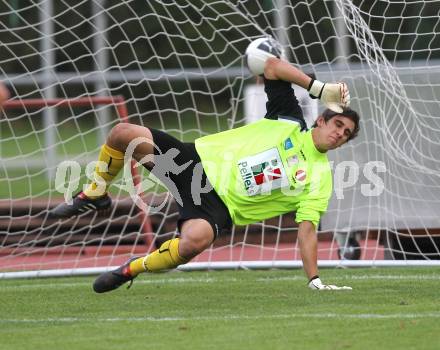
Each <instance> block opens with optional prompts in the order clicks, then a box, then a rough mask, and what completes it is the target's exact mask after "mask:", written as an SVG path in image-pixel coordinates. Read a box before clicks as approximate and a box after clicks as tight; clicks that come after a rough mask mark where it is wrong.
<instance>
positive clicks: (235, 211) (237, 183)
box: [51, 55, 359, 293]
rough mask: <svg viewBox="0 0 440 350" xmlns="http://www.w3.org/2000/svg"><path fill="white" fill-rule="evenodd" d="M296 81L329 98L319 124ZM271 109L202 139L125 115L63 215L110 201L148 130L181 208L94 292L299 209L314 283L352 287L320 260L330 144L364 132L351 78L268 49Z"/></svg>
mask: <svg viewBox="0 0 440 350" xmlns="http://www.w3.org/2000/svg"><path fill="white" fill-rule="evenodd" d="M291 83H294V84H297V85H299V86H301V87H303V88H306V89H308V91H309V93H310V94H311V95H312V96H314V97H316V98H319V99H320V100H321V101H322V102H323V103H324V104H325V105H326V106H327V107H330V108H331V109H326V110H325V111H324V112H323V114H322V115H320V116H319V117H318V118H317V120H316V123H315V125H314V127H313V128H312V129H311V130H308V131H307V129H306V125H305V122H304V119H303V117H302V111H301V108H300V106H299V105H298V101H297V99H296V97H295V94H294V92H293V89H292V87H291ZM264 84H265V92H266V94H267V96H268V102H267V114H266V116H265V118H263V119H261V120H260V121H258V122H255V123H253V124H249V125H246V126H243V127H240V128H236V129H232V130H229V131H225V132H221V133H217V134H213V135H209V136H205V137H202V138H199V139H196V140H195V144H191V143H182V142H180V141H179V140H177V139H175V138H173V137H172V136H170V135H168V134H166V133H164V132H161V131H159V130H155V129H152V128H147V127H143V126H138V125H133V124H128V123H121V124H118V125H116V126H115V127H114V128H113V129H112V130H111V132H110V134H109V136H108V138H107V141H106V144H104V145H103V146H102V148H101V152H100V155H99V160H100V161H102V162H105V164H107V167H105V169H104V170H102V168H101V167H97V168H96V170H95V181H94V182H92V183H91V184H90V185H89V186H88V188H87V189H85V190H84V191H83V192H80V193H79V194H78V195H76V196H75V197H74V199H73V203H72V204H70V205H69V204H67V203H62V204H60V205H58V206H57V207H55V208H54V209H53V210H52V211H51V215H52V216H53V217H57V218H67V217H71V216H75V215H79V214H81V213H84V212H86V211H89V210H100V209H107V208H108V207H109V206H110V205H111V199H110V197H109V196H108V194H107V189H108V186H109V185H110V183H111V181H112V180H113V178H114V177H115V176H116V175H117V174H118V172H119V171H120V170H121V169H122V167H123V165H124V155H125V153H126V151H127V149H128V148H129V146H130V144H131V145H133V143H132V141H134V140H137V139H139V138H143V140H145V142H141V143H138V144H137V145H136V147H135V148H134V152H133V157H134V158H135V159H136V160H137V161H138V162H140V163H142V164H143V165H144V166H145V167H146V168H147V169H149V170H150V171H151V172H152V173H153V174H154V175H155V176H156V177H158V178H159V179H160V180H161V181H162V182H163V183H164V184H166V185H167V187H168V188H169V190H170V192H171V194H172V195H173V196H174V198H175V199H176V202H177V205H178V209H179V214H180V217H179V220H178V232H179V235H178V237H176V238H173V239H170V240H168V241H166V242H164V243H163V244H162V245H161V246H160V248H159V249H157V250H155V251H153V252H152V253H150V254H148V255H146V256H144V257H133V258H132V259H130V260H129V261H128V262H126V263H125V264H124V265H122V266H120V267H119V268H117V269H116V270H114V271H110V272H106V273H103V274H101V275H100V276H99V277H98V278H97V279H96V280H95V282H94V285H93V288H94V290H95V292H97V293H102V292H107V291H111V290H113V289H116V288H118V287H119V286H121V285H122V284H124V283H126V282H132V280H133V279H134V278H135V277H136V276H137V275H138V274H140V273H142V272H157V271H163V270H169V269H173V268H176V267H177V266H179V265H181V264H185V263H187V262H189V261H190V260H191V259H192V258H194V257H195V256H196V255H198V254H199V253H201V252H202V251H203V250H205V249H206V248H208V247H209V246H210V245H211V244H212V242H213V241H214V240H215V238H216V237H217V236H218V235H220V234H221V232H222V231H223V230H228V229H230V228H231V226H232V224H237V225H247V224H250V223H255V222H258V221H262V220H264V219H267V218H270V217H274V216H278V215H281V214H284V213H288V212H292V211H295V212H296V218H295V220H296V222H297V223H298V224H299V228H298V241H299V247H300V251H301V256H302V260H303V267H304V270H305V273H306V275H307V277H308V280H309V284H308V286H309V287H310V288H311V289H351V288H349V287H337V286H334V285H326V284H323V283H322V282H321V280H320V278H319V275H318V267H317V235H316V227H317V225H318V223H319V220H320V217H321V215H322V214H323V213H324V212H325V211H326V209H327V205H328V201H329V198H330V196H331V192H332V176H331V170H330V165H329V162H328V159H327V154H326V152H327V151H329V150H332V149H335V148H338V147H339V146H341V145H343V144H344V143H346V142H347V141H349V140H351V139H353V138H354V137H356V135H357V133H358V131H359V116H358V114H357V113H356V112H355V111H353V110H352V109H350V108H349V107H348V104H349V93H348V89H347V86H346V85H345V84H344V83H336V84H328V83H327V84H324V83H322V82H320V81H318V80H314V79H312V78H310V77H309V76H307V75H306V74H304V73H303V72H302V71H300V70H298V69H297V68H295V67H293V66H292V65H290V64H289V63H288V62H286V61H283V60H281V59H278V58H276V57H273V56H272V55H268V56H267V58H266V59H265V61H264Z"/></svg>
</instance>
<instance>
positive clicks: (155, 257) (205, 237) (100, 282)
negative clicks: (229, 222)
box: [93, 219, 214, 293]
mask: <svg viewBox="0 0 440 350" xmlns="http://www.w3.org/2000/svg"><path fill="white" fill-rule="evenodd" d="M213 240H214V230H213V228H212V225H211V224H210V223H209V222H208V221H206V220H204V219H189V220H187V221H185V222H184V223H183V225H182V227H181V235H180V238H173V239H170V240H168V241H166V242H164V243H162V245H161V246H160V248H159V249H156V250H155V251H154V252H152V253H150V254H148V255H146V256H145V257H140V258H134V259H130V260H129V261H128V262H127V263H125V264H124V265H122V266H120V267H119V268H117V269H116V270H114V271H110V272H106V273H103V274H102V275H100V276H99V277H98V278H97V279H96V280H95V283H94V284H93V289H94V291H95V292H97V293H104V292H108V291H111V290H113V289H116V288H118V287H120V286H121V285H122V284H124V283H126V282H128V281H132V280H133V279H134V278H135V277H136V276H137V275H138V274H140V273H142V272H160V271H164V270H170V269H174V268H176V267H177V266H179V265H182V264H185V263H187V262H188V261H190V260H191V259H192V258H194V257H195V256H196V255H198V254H200V253H201V252H203V251H204V250H205V249H206V248H208V247H209V246H210V245H211V243H212V241H213Z"/></svg>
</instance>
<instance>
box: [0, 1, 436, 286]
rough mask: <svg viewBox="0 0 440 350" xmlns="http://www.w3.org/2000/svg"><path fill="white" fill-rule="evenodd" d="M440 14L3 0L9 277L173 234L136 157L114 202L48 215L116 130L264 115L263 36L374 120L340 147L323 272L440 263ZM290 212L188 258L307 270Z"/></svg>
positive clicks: (2, 129) (84, 268)
mask: <svg viewBox="0 0 440 350" xmlns="http://www.w3.org/2000/svg"><path fill="white" fill-rule="evenodd" d="M439 11H440V4H439V3H438V2H437V1H428V0H426V1H411V2H406V1H393V2H389V1H381V0H374V1H361V0H355V1H350V0H336V1H326V0H317V1H295V2H292V1H285V0H278V1H275V0H274V1H215V0H208V1H201V0H177V1H159V0H151V1H141V0H132V1H129V0H126V1H114V0H92V1H52V0H44V1H40V2H28V1H24V2H23V1H15V2H10V1H3V2H1V3H0V33H1V37H2V46H3V49H2V50H0V79H1V80H2V81H3V82H4V83H5V84H6V85H7V87H8V88H9V90H10V92H11V99H10V101H9V102H7V103H6V104H5V106H4V108H3V110H2V112H1V116H0V135H1V136H0V158H1V168H0V172H1V176H0V277H16V276H24V275H26V276H44V275H50V274H52V275H56V274H73V273H76V274H80V273H96V272H98V271H101V270H103V269H108V268H110V267H112V266H116V265H120V264H121V263H122V262H124V261H125V260H126V259H127V258H128V257H130V256H132V255H139V254H141V255H144V254H146V253H147V252H148V251H151V250H152V249H155V247H157V246H158V244H160V243H161V242H163V241H164V240H167V239H169V238H170V237H171V236H173V235H174V234H176V221H177V215H178V214H177V210H176V205H175V202H174V200H173V199H172V197H171V196H170V195H169V194H168V193H167V191H166V189H165V188H164V187H163V186H162V185H161V184H160V183H159V182H157V181H156V179H154V178H152V177H151V176H149V174H148V173H147V172H146V171H145V170H143V169H142V167H136V164H132V165H131V167H132V169H131V170H130V169H129V168H130V165H128V166H127V169H128V171H125V172H122V173H121V175H120V176H119V177H118V178H117V179H116V181H115V182H114V184H113V185H112V187H111V188H110V193H111V196H112V198H113V200H114V205H113V207H112V209H111V210H109V211H108V212H106V213H92V214H87V215H83V216H81V217H77V218H72V219H69V220H65V221H58V220H53V219H50V218H49V217H48V215H47V214H48V211H49V210H50V208H53V207H54V206H55V205H57V204H58V203H60V202H61V201H65V200H68V199H69V198H70V197H69V196H71V195H72V194H75V193H76V192H78V191H80V190H81V189H82V186H83V185H84V184H86V183H87V182H88V181H89V180H88V178H89V177H90V173H91V171H92V169H93V165H94V163H93V161H95V160H96V159H97V155H98V152H99V148H100V146H101V145H102V144H103V143H104V142H105V138H106V135H107V134H108V132H109V131H110V129H111V128H112V126H114V125H115V124H117V123H119V122H126V121H129V122H131V123H136V124H139V125H144V126H148V127H153V128H157V129H160V130H164V131H166V132H168V133H170V134H172V135H173V136H175V137H177V138H178V139H180V140H183V141H192V140H194V139H195V138H198V137H200V136H203V135H207V134H211V133H215V132H219V131H222V130H227V129H230V128H234V127H238V126H242V125H244V124H245V123H247V122H249V120H250V118H251V117H252V118H255V117H257V118H258V117H260V118H261V117H263V116H264V113H265V111H264V110H262V109H261V108H260V109H259V108H258V104H259V103H261V100H262V99H264V95H263V96H262V97H261V96H259V95H258V94H259V93H261V83H259V82H258V81H257V79H256V78H255V77H253V76H251V74H250V73H249V72H248V70H247V68H246V66H245V64H244V60H243V53H244V51H245V49H246V47H247V45H248V44H249V42H250V41H251V40H253V39H255V38H258V37H261V36H266V35H270V36H272V37H274V38H276V39H277V40H278V41H279V42H280V43H281V44H282V46H283V48H284V50H285V53H286V58H287V59H288V60H289V61H290V62H292V63H293V64H295V65H297V66H298V67H300V68H301V69H302V70H303V71H305V72H306V73H313V74H315V75H316V76H317V78H318V79H320V80H323V81H345V82H346V83H347V84H348V86H349V88H350V91H351V97H352V103H351V106H352V107H353V108H354V109H355V110H357V111H359V112H360V115H361V119H362V121H361V133H360V136H359V137H358V138H357V139H355V140H354V141H352V142H349V143H348V144H347V145H345V146H343V147H342V148H341V149H339V150H337V151H334V152H332V153H331V154H330V155H329V156H330V158H331V160H332V161H333V163H332V164H333V165H332V166H333V170H334V193H333V197H332V199H331V202H330V205H329V210H328V212H327V214H326V215H325V217H323V218H322V220H321V223H320V226H319V232H318V238H319V246H318V250H319V261H320V265H321V266H326V265H329V266H335V265H339V264H342V265H348V266H351V265H353V266H361V265H365V266H372V265H381V264H387V265H393V264H395V265H399V264H407V265H408V264H435V263H436V261H435V260H437V259H439V258H440V237H439V233H440V231H439V229H440V224H439V220H438V213H439V212H440V200H439V198H440V186H439V184H440V181H439V180H440V179H439V175H440V161H439V154H440V132H439V131H440V121H439V120H440V119H439V118H438V116H437V113H438V110H439V107H440V104H439V102H438V101H439V97H440V96H439V95H440V74H437V73H438V72H439V70H440V61H439V58H440V24H439V16H438V14H439ZM301 93H302V94H304V91H302V92H301V91H299V90H298V94H301ZM114 96H122V97H118V98H117V99H115V97H114ZM78 101H88V102H84V103H78ZM96 101H101V102H99V103H98V102H96ZM103 101H105V102H103ZM302 103H304V105H303V107H304V108H305V109H308V108H309V109H310V108H311V109H310V110H311V111H314V110H315V111H316V110H317V111H318V112H319V111H321V110H322V106H321V105H318V106H312V107H310V105H307V104H308V103H309V102H307V97H306V98H305V99H304V102H302ZM121 105H123V106H124V108H126V109H127V110H126V112H127V114H126V115H125V114H124V113H122V114H121V110H120V108H121ZM246 106H251V107H252V108H251V110H249V108H246ZM263 109H264V108H263ZM251 114H256V115H252V116H251ZM127 169H126V170H127ZM127 174H129V175H127ZM142 203H144V205H142ZM146 207H149V208H150V210H145V208H146ZM293 218H294V213H289V214H286V215H283V216H282V217H276V218H273V219H270V220H266V221H264V222H261V223H256V224H253V225H249V226H246V227H237V226H236V227H234V228H233V229H232V231H231V232H230V233H225V234H222V235H221V236H220V237H219V238H218V239H217V240H216V242H215V243H214V244H213V246H212V247H211V248H209V249H208V250H206V251H205V252H204V253H203V254H201V255H200V256H198V257H197V258H195V259H194V260H193V262H192V263H190V264H188V265H186V267H184V268H186V269H197V268H228V267H234V268H237V267H240V266H242V267H274V266H275V267H292V266H300V265H301V262H300V255H299V249H298V245H297V241H296V238H297V226H296V224H294V220H293Z"/></svg>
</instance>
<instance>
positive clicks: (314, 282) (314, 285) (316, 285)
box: [309, 277, 353, 290]
mask: <svg viewBox="0 0 440 350" xmlns="http://www.w3.org/2000/svg"><path fill="white" fill-rule="evenodd" d="M309 288H310V289H314V290H352V289H353V288H351V287H347V286H342V287H338V286H335V285H333V284H322V282H321V279H320V278H319V277H314V278H312V279H311V280H310V282H309Z"/></svg>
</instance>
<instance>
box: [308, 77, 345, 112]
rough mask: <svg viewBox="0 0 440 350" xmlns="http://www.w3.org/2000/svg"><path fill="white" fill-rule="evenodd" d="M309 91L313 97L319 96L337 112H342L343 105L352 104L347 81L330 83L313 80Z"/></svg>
mask: <svg viewBox="0 0 440 350" xmlns="http://www.w3.org/2000/svg"><path fill="white" fill-rule="evenodd" d="M308 91H309V93H310V96H311V97H312V98H313V97H314V98H319V99H320V100H321V101H322V102H323V103H324V104H325V105H326V106H327V107H328V108H329V109H331V110H332V111H334V112H336V113H342V109H343V107H348V106H349V105H350V92H349V91H348V87H347V84H345V83H333V84H329V83H323V82H321V81H319V80H312V81H311V82H310V85H309V88H308Z"/></svg>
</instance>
